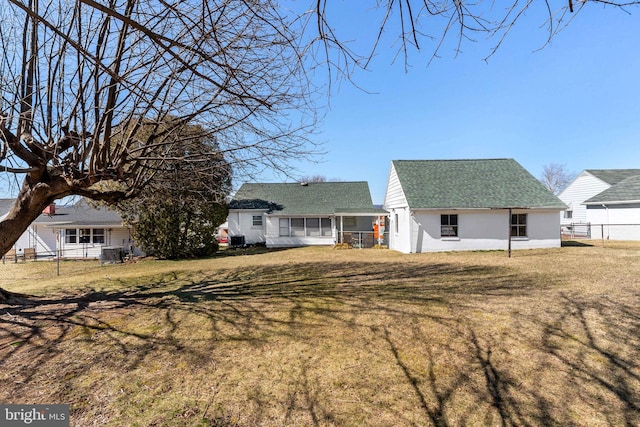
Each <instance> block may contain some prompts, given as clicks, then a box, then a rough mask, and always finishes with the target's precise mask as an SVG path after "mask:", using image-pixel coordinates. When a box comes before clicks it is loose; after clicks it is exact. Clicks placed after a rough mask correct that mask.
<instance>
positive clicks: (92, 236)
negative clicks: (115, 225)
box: [64, 228, 107, 245]
mask: <svg viewBox="0 0 640 427" xmlns="http://www.w3.org/2000/svg"><path fill="white" fill-rule="evenodd" d="M106 240H107V239H106V231H105V229H104V228H67V229H65V230H64V242H65V243H69V244H73V243H82V244H89V243H94V244H98V245H103V244H105V242H106Z"/></svg>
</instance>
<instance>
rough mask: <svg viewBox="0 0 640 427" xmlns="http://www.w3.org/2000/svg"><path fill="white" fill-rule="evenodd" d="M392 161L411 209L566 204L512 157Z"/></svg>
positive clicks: (558, 206)
mask: <svg viewBox="0 0 640 427" xmlns="http://www.w3.org/2000/svg"><path fill="white" fill-rule="evenodd" d="M392 163H393V166H394V168H395V170H396V173H397V174H398V178H399V180H400V183H401V185H402V189H403V191H404V193H405V196H406V198H407V201H408V202H409V206H410V207H411V208H413V209H480V208H485V209H486V208H510V207H512V208H516V207H522V208H553V209H564V208H566V205H565V204H564V203H562V201H560V199H558V198H557V197H556V196H554V195H553V194H552V193H551V192H550V191H549V190H547V189H546V188H545V187H544V186H543V185H542V184H541V183H540V182H539V181H538V180H537V179H536V178H535V177H533V175H531V174H530V173H529V172H527V170H526V169H524V168H523V167H522V166H521V165H520V164H519V163H518V162H516V161H515V160H513V159H481V160H394V161H393V162H392Z"/></svg>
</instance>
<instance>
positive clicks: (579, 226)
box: [558, 169, 640, 240]
mask: <svg viewBox="0 0 640 427" xmlns="http://www.w3.org/2000/svg"><path fill="white" fill-rule="evenodd" d="M558 197H559V198H560V200H562V201H563V202H564V203H565V204H566V205H567V209H566V210H565V211H564V212H563V214H562V219H561V224H562V228H563V232H564V233H566V234H568V235H570V236H575V237H588V238H593V239H600V238H605V239H612V240H640V169H586V170H584V171H582V172H581V173H580V174H579V175H578V176H577V177H576V178H575V179H574V180H573V181H572V182H571V183H570V184H569V185H568V186H567V188H565V189H564V190H563V191H562V192H560V194H559V195H558Z"/></svg>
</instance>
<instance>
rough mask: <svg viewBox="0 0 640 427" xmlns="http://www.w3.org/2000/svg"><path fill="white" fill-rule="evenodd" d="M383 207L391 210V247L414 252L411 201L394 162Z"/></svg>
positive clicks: (388, 230) (389, 231) (404, 251)
mask: <svg viewBox="0 0 640 427" xmlns="http://www.w3.org/2000/svg"><path fill="white" fill-rule="evenodd" d="M383 208H384V209H385V210H387V211H388V212H389V228H388V229H387V230H386V231H387V232H388V235H389V249H393V250H396V251H400V252H403V253H410V252H412V240H411V235H412V220H411V215H410V212H409V203H408V202H407V198H406V196H405V194H404V190H403V189H402V185H401V184H400V180H399V179H398V174H397V173H396V169H395V167H394V166H393V163H391V169H390V170H389V179H388V180H387V191H386V193H385V197H384V205H383ZM414 252H415V251H414Z"/></svg>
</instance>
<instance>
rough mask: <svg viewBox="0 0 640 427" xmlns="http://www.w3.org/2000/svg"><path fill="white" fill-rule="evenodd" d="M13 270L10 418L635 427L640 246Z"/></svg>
mask: <svg viewBox="0 0 640 427" xmlns="http://www.w3.org/2000/svg"><path fill="white" fill-rule="evenodd" d="M589 243H590V245H576V246H570V247H563V248H559V249H550V250H530V251H515V252H514V254H513V258H507V257H506V254H505V253H504V252H469V253H437V254H412V255H403V254H400V253H397V252H392V251H388V250H374V249H371V250H366V249H365V250H332V249H329V248H300V249H289V250H282V251H266V250H254V251H247V252H244V251H235V252H234V251H228V252H226V253H225V254H222V255H220V256H217V257H214V258H211V259H206V260H199V261H180V262H169V261H143V262H139V263H136V264H128V265H110V266H103V267H100V266H99V265H98V263H97V262H63V263H61V266H60V273H61V275H60V276H56V265H55V263H52V262H37V263H33V262H31V263H22V264H10V263H8V264H4V265H2V264H0V286H1V287H4V288H7V289H9V290H12V291H17V292H25V293H29V294H32V295H35V296H36V297H34V298H32V299H31V301H32V302H33V303H32V304H29V305H22V306H7V305H4V306H2V305H0V383H1V384H2V386H1V387H0V402H3V403H69V404H70V405H71V424H72V425H74V426H92V425H96V426H102V425H112V426H136V425H139V426H165V425H169V426H173V425H175V426H183V425H184V426H194V425H202V426H205V425H214V426H285V425H294V426H307V425H309V426H314V425H320V426H324V425H336V426H429V425H434V426H463V425H480V426H484V425H488V426H489V425H490V426H512V425H514V426H515V425H517V426H538V425H545V426H546V425H552V426H553V425H557V426H638V425H640V244H639V243H621V242H606V244H604V245H603V244H602V242H598V241H594V242H589Z"/></svg>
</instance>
